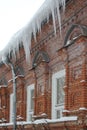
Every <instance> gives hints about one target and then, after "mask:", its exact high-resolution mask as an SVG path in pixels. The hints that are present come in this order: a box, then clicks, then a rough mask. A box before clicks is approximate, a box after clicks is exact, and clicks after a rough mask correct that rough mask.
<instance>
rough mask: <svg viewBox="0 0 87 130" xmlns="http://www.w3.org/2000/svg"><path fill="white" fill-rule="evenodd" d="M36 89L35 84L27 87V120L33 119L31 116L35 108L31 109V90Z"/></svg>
mask: <svg viewBox="0 0 87 130" xmlns="http://www.w3.org/2000/svg"><path fill="white" fill-rule="evenodd" d="M32 90H34V84H31V85H29V86H28V87H27V111H26V112H27V113H26V118H27V119H26V120H27V121H31V116H32V115H33V113H34V110H31V100H32V99H31V92H32Z"/></svg>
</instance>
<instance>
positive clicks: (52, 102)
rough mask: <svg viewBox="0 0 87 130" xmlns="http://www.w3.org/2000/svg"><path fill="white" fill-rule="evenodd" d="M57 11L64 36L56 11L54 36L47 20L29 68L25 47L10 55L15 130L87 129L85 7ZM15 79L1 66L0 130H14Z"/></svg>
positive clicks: (73, 4) (70, 0) (69, 5)
mask: <svg viewBox="0 0 87 130" xmlns="http://www.w3.org/2000/svg"><path fill="white" fill-rule="evenodd" d="M60 10H61V16H62V17H61V34H62V35H60V29H59V24H58V20H57V14H56V11H55V20H56V35H55V33H54V29H53V21H52V16H51V15H50V20H49V22H47V21H46V20H44V21H43V24H42V28H41V33H39V32H37V34H36V38H37V40H36V42H35V41H34V38H33V37H32V42H31V50H30V57H31V58H30V62H29V64H28V63H27V62H26V55H25V51H24V48H23V46H20V50H19V52H16V54H15V55H16V57H15V58H14V57H12V53H11V56H10V61H11V63H12V65H14V68H13V69H14V72H15V81H16V126H17V129H29V130H34V129H35V130H42V129H44V130H45V129H46V130H48V129H49V130H57V129H58V130H86V129H87V14H86V12H87V1H86V0H83V1H82V0H76V1H75V0H67V1H66V9H65V13H64V14H63V12H62V9H61V7H60ZM19 53H20V54H19ZM13 76H14V75H12V68H11V64H3V63H2V62H1V64H0V86H1V87H0V129H1V130H4V129H8V130H11V129H12V128H13V116H14V115H13V114H14V108H15V106H13V99H14V98H13V92H14V90H13V87H14V86H13V85H14V80H13ZM37 119H38V120H37ZM42 119H43V120H42Z"/></svg>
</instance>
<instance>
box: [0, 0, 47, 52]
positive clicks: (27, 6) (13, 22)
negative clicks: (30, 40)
mask: <svg viewBox="0 0 87 130" xmlns="http://www.w3.org/2000/svg"><path fill="white" fill-rule="evenodd" d="M44 1H45V0H0V50H2V49H4V47H5V45H6V44H7V43H8V42H9V40H10V38H11V37H12V36H13V35H14V33H16V32H17V31H18V30H19V29H21V28H22V27H23V26H25V25H26V24H27V23H28V22H29V20H30V19H31V18H32V16H33V15H34V14H35V12H36V11H37V10H38V8H39V7H40V6H41V5H42V3H43V2H44Z"/></svg>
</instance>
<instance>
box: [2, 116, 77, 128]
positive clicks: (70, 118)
mask: <svg viewBox="0 0 87 130" xmlns="http://www.w3.org/2000/svg"><path fill="white" fill-rule="evenodd" d="M76 120H77V116H70V117H61V118H60V119H40V120H35V121H33V122H32V121H29V122H27V121H20V122H17V125H32V124H35V125H38V124H43V123H46V124H47V123H57V122H64V121H76ZM12 125H13V123H0V127H4V126H12Z"/></svg>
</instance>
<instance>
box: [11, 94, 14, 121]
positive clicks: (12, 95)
mask: <svg viewBox="0 0 87 130" xmlns="http://www.w3.org/2000/svg"><path fill="white" fill-rule="evenodd" d="M13 98H14V94H13V93H11V94H10V122H13Z"/></svg>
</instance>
